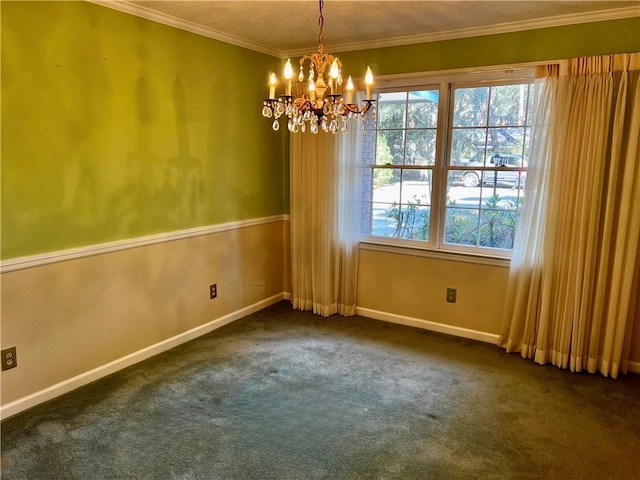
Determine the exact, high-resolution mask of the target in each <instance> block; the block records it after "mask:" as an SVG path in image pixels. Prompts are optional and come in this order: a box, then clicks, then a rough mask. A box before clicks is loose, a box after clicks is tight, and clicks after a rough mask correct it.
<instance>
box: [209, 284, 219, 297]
mask: <svg viewBox="0 0 640 480" xmlns="http://www.w3.org/2000/svg"><path fill="white" fill-rule="evenodd" d="M217 296H218V286H217V284H215V283H212V284H211V285H209V298H210V299H211V300H213V299H214V298H216V297H217Z"/></svg>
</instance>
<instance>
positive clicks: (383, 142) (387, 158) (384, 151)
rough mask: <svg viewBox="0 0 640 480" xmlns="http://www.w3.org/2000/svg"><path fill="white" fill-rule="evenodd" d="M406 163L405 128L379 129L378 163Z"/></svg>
mask: <svg viewBox="0 0 640 480" xmlns="http://www.w3.org/2000/svg"><path fill="white" fill-rule="evenodd" d="M403 163H404V130H378V141H377V142H376V164H378V165H390V164H393V165H402V164H403Z"/></svg>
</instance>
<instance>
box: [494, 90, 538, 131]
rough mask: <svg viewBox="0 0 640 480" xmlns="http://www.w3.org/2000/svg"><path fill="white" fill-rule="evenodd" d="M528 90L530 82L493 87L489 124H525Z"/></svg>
mask: <svg viewBox="0 0 640 480" xmlns="http://www.w3.org/2000/svg"><path fill="white" fill-rule="evenodd" d="M528 92H529V85H528V84H520V85H503V86H499V87H492V88H491V102H490V104H491V106H490V109H489V125H508V126H517V125H524V123H525V120H526V117H527V96H528Z"/></svg>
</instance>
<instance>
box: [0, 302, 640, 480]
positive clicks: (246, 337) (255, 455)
mask: <svg viewBox="0 0 640 480" xmlns="http://www.w3.org/2000/svg"><path fill="white" fill-rule="evenodd" d="M2 478H3V479H7V480H9V479H20V480H39V479H53V480H57V479H82V480H91V479H278V480H280V479H297V480H298V479H320V478H323V479H325V478H326V479H476V478H482V479H487V480H488V479H519V480H524V479H562V480H565V479H623V480H638V479H640V376H638V375H630V376H628V377H623V378H621V379H618V380H611V379H605V378H602V377H600V376H595V375H586V374H585V375H582V374H571V373H569V372H567V371H563V370H559V369H557V368H555V367H541V366H538V365H535V364H533V363H530V362H528V361H525V360H523V359H521V358H520V357H519V356H517V355H506V354H505V353H504V352H503V351H502V350H501V349H498V348H497V347H494V346H491V345H486V344H483V343H479V342H474V341H469V340H464V339H458V338H454V337H449V336H446V335H439V334H434V333H431V332H426V331H422V330H417V329H413V328H408V327H402V326H397V325H391V324H386V323H383V322H378V321H374V320H370V319H364V318H358V317H356V318H342V317H331V318H329V319H325V318H321V317H318V316H314V315H312V314H309V313H301V312H296V311H293V310H292V309H291V307H290V304H288V303H286V302H282V303H279V304H277V305H274V306H273V307H270V308H268V309H266V310H263V311H261V312H259V313H256V314H253V315H251V316H249V317H247V318H245V319H243V320H240V321H237V322H234V323H233V324H231V325H228V326H226V327H223V328H221V329H219V330H217V331H215V332H213V333H211V334H209V335H207V336H205V337H202V338H200V339H197V340H195V341H193V342H190V343H188V344H185V345H183V346H181V347H179V348H176V349H174V350H171V351H169V352H167V353H164V354H162V355H159V356H157V357H154V358H152V359H150V360H148V361H145V362H143V363H140V364H138V365H135V366H133V367H131V368H128V369H126V370H123V371H122V372H119V373H117V374H114V375H112V376H110V377H108V378H106V379H103V380H101V381H98V382H95V383H93V384H91V385H88V386H87V387H84V388H82V389H79V390H77V391H75V392H72V393H70V394H68V395H65V396H63V397H60V398H58V399H56V400H53V401H51V402H49V403H47V404H44V405H41V406H39V407H36V408H34V409H31V410H30V411H27V412H24V413H22V414H20V415H17V416H15V417H13V418H10V419H8V420H6V421H5V422H3V424H2Z"/></svg>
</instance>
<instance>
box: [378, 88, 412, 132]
mask: <svg viewBox="0 0 640 480" xmlns="http://www.w3.org/2000/svg"><path fill="white" fill-rule="evenodd" d="M406 106H407V94H406V93H405V92H392V93H381V94H379V95H378V113H377V116H378V128H404V127H405V116H406V115H405V114H406Z"/></svg>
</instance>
